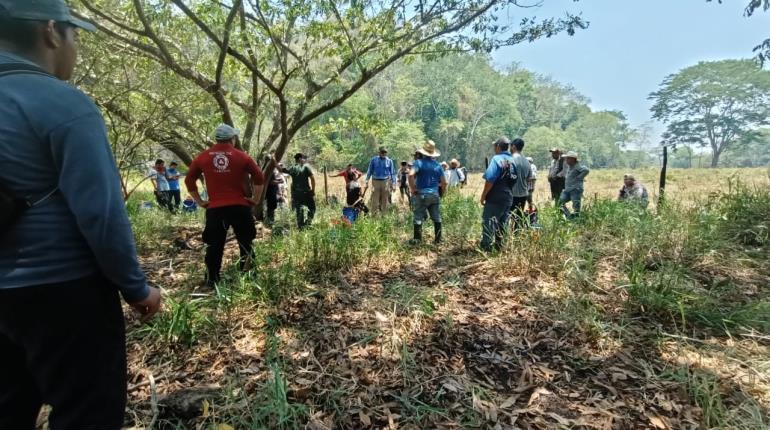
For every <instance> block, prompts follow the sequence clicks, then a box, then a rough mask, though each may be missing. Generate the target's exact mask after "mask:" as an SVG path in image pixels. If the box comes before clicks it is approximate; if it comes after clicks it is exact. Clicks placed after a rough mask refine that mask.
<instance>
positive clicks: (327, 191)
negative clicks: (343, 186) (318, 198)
mask: <svg viewBox="0 0 770 430" xmlns="http://www.w3.org/2000/svg"><path fill="white" fill-rule="evenodd" d="M324 200H325V201H326V204H327V205H328V204H329V181H328V179H327V178H326V166H324Z"/></svg>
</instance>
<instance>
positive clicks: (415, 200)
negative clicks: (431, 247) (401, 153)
mask: <svg viewBox="0 0 770 430" xmlns="http://www.w3.org/2000/svg"><path fill="white" fill-rule="evenodd" d="M440 155H441V154H440V153H439V152H438V151H437V150H436V144H435V143H433V141H431V140H429V141H427V142H425V144H424V145H423V146H422V148H419V149H418V150H417V153H416V154H415V158H416V159H415V161H414V163H413V164H412V170H411V171H410V172H409V188H410V189H411V191H412V196H411V201H412V210H413V211H414V238H413V239H412V240H410V241H409V243H410V244H412V245H416V244H419V243H421V242H422V223H423V222H425V220H426V219H427V218H428V214H430V219H431V220H432V221H433V231H434V235H433V242H434V243H436V244H439V243H441V195H443V194H444V191H446V187H447V181H446V175H444V169H443V168H442V167H441V165H440V164H439V163H438V162H437V161H436V157H438V156H440Z"/></svg>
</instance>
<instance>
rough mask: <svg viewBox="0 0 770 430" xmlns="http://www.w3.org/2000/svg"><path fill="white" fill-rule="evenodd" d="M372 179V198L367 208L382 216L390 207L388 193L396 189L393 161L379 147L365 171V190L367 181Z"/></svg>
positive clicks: (385, 150)
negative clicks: (369, 207)
mask: <svg viewBox="0 0 770 430" xmlns="http://www.w3.org/2000/svg"><path fill="white" fill-rule="evenodd" d="M370 179H373V182H374V188H372V197H371V202H370V204H369V206H371V210H372V214H378V213H379V214H382V213H386V212H387V211H388V206H389V205H390V193H391V191H392V190H393V189H395V188H396V181H397V179H398V178H397V177H396V168H395V166H394V165H393V160H391V159H390V158H388V150H387V149H385V147H384V146H381V147H380V150H379V153H378V155H375V156H374V157H372V159H371V160H370V161H369V168H368V169H367V170H366V188H369V180H370Z"/></svg>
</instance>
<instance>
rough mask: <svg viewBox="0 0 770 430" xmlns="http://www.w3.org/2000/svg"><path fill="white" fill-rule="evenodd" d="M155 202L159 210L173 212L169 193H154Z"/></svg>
mask: <svg viewBox="0 0 770 430" xmlns="http://www.w3.org/2000/svg"><path fill="white" fill-rule="evenodd" d="M155 201H156V202H157V203H158V207H160V208H161V209H168V210H169V211H170V212H174V207H173V206H172V205H171V191H155Z"/></svg>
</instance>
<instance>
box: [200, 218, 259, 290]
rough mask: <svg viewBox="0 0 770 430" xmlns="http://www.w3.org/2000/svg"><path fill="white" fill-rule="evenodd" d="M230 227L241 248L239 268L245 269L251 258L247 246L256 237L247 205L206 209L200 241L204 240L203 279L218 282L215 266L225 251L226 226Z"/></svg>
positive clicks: (249, 248)
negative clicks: (204, 263) (204, 269)
mask: <svg viewBox="0 0 770 430" xmlns="http://www.w3.org/2000/svg"><path fill="white" fill-rule="evenodd" d="M230 227H232V228H233V231H235V238H236V240H238V247H239V248H240V250H241V262H240V268H241V270H243V269H246V268H247V267H248V266H247V263H248V262H250V261H251V246H252V243H251V242H252V241H253V240H254V238H256V237H257V229H256V227H255V226H254V218H253V217H252V215H251V208H250V207H248V206H224V207H221V208H214V209H206V228H205V229H204V230H203V243H205V244H206V271H207V278H206V279H207V281H208V282H209V283H210V284H211V283H214V282H219V270H220V269H221V268H222V255H223V254H224V251H225V241H226V240H227V230H228V229H229V228H230Z"/></svg>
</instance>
